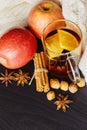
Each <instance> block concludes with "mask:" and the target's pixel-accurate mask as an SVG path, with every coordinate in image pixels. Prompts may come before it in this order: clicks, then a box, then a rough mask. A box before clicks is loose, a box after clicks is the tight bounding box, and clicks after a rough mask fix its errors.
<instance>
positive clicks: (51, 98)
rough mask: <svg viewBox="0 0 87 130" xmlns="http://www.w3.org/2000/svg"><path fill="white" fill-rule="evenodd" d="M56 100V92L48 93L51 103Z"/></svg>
mask: <svg viewBox="0 0 87 130" xmlns="http://www.w3.org/2000/svg"><path fill="white" fill-rule="evenodd" d="M54 98H55V92H54V91H49V92H48V93H47V99H48V100H49V101H51V100H53V99H54Z"/></svg>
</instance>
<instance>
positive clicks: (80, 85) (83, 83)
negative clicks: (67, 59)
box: [77, 78, 85, 88]
mask: <svg viewBox="0 0 87 130" xmlns="http://www.w3.org/2000/svg"><path fill="white" fill-rule="evenodd" d="M77 85H78V87H80V88H82V87H84V86H85V79H84V78H80V81H79V82H78V83H77Z"/></svg>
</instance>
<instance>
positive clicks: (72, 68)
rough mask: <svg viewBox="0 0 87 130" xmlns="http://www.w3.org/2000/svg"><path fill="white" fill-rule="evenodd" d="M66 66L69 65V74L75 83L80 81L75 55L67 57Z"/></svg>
mask: <svg viewBox="0 0 87 130" xmlns="http://www.w3.org/2000/svg"><path fill="white" fill-rule="evenodd" d="M66 67H67V74H68V77H69V78H70V80H71V81H72V82H74V83H77V82H79V79H80V72H79V68H78V66H77V65H76V62H75V60H74V58H73V57H71V56H70V57H67V60H66Z"/></svg>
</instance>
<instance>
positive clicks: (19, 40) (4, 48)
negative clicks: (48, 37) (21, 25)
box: [0, 28, 37, 69]
mask: <svg viewBox="0 0 87 130" xmlns="http://www.w3.org/2000/svg"><path fill="white" fill-rule="evenodd" d="M36 49H37V41H36V38H35V36H34V35H33V34H32V33H31V32H30V31H29V30H27V29H17V28H16V29H12V30H10V31H9V32H7V33H6V34H4V35H3V36H2V37H1V39H0V63H1V64H2V65H3V66H5V67H7V68H10V69H17V68H20V67H22V66H24V65H26V64H27V63H28V62H29V61H30V60H32V58H33V56H34V54H35V52H36Z"/></svg>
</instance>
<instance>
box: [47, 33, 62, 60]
mask: <svg viewBox="0 0 87 130" xmlns="http://www.w3.org/2000/svg"><path fill="white" fill-rule="evenodd" d="M45 45H46V48H47V51H48V54H49V57H50V58H54V57H56V56H58V54H60V53H62V51H63V48H61V46H60V43H59V36H58V33H56V34H53V35H52V36H49V37H48V38H47V39H46V40H45Z"/></svg>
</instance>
